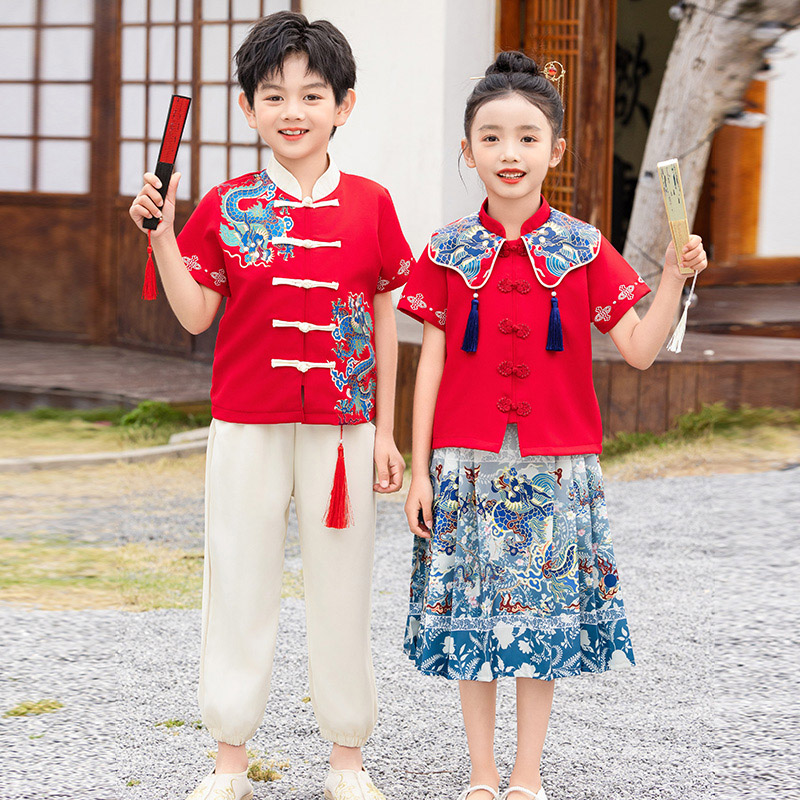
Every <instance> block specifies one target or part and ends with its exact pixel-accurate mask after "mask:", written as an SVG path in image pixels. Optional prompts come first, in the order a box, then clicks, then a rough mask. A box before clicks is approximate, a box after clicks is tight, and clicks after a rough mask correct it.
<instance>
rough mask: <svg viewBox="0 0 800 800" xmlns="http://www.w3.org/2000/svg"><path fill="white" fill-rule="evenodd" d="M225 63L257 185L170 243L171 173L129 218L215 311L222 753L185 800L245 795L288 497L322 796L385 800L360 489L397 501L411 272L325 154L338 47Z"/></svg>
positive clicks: (178, 289) (236, 184)
mask: <svg viewBox="0 0 800 800" xmlns="http://www.w3.org/2000/svg"><path fill="white" fill-rule="evenodd" d="M236 64H237V78H238V80H239V84H240V86H241V89H242V92H241V95H240V98H239V104H240V106H241V108H242V111H243V112H244V114H245V117H246V118H247V121H248V124H249V125H250V127H251V128H253V129H255V130H257V131H258V133H259V135H260V136H261V138H262V139H263V140H264V141H265V142H266V143H267V144H268V145H269V146H270V147H271V148H272V151H273V156H272V158H271V160H270V163H269V165H268V166H267V168H266V170H264V171H262V172H260V173H253V174H249V175H244V176H242V177H240V178H236V179H234V180H230V181H227V182H225V183H223V184H221V185H219V186H217V187H215V188H214V189H212V190H211V191H210V192H209V193H208V194H207V195H206V196H205V197H204V198H203V199H202V200H201V201H200V204H199V205H198V207H197V208H196V209H195V211H194V213H193V214H192V216H191V218H190V219H189V221H188V222H187V223H186V225H185V227H184V228H183V230H182V231H181V234H180V236H179V237H178V238H177V240H176V238H175V235H174V231H173V219H174V202H175V193H176V188H177V184H178V180H179V175H175V176H173V179H172V181H171V182H170V186H169V191H168V193H167V198H166V202H165V203H164V204H163V206H162V205H161V202H160V199H161V198H160V195H159V193H158V191H157V187H158V186H159V182H158V179H157V178H155V176H154V175H152V174H151V173H148V174H147V175H146V176H145V180H146V183H145V186H144V187H143V189H142V191H141V192H140V193H139V195H138V197H137V198H136V199H135V200H134V202H133V204H132V206H131V210H130V213H131V217H132V218H133V220H134V221H135V222H136V224H137V225H138V226H139V227H141V224H142V219H143V218H145V217H149V216H156V217H158V218H160V220H161V222H160V223H159V225H158V228H157V229H156V231H154V232H153V234H152V244H153V251H154V254H155V256H156V260H157V263H158V267H159V272H160V274H161V280H162V283H163V286H164V289H165V291H166V294H167V298H168V300H169V302H170V305H171V306H172V309H173V311H174V312H175V315H176V316H177V318H178V320H179V321H180V322H181V324H182V325H183V326H184V327H185V328H186V329H187V330H188V331H190V332H191V333H194V334H197V333H200V332H201V331H204V330H205V329H206V328H208V327H209V325H211V323H212V321H213V319H214V316H215V314H216V312H217V310H218V308H219V304H220V301H221V298H222V296H225V297H226V298H227V305H226V309H225V313H224V315H223V317H222V319H221V321H220V325H219V333H218V336H217V342H216V348H215V356H214V370H213V380H212V388H211V400H212V410H213V417H214V419H213V422H212V426H211V432H210V435H209V443H208V454H207V465H206V544H205V568H204V581H203V612H202V616H203V638H202V649H201V662H200V685H199V693H198V696H199V702H200V709H201V713H202V718H203V721H204V723H205V725H206V727H207V728H208V729H209V731H210V732H211V734H212V735H213V736H214V737H215V738H216V739H217V740H218V742H219V750H218V755H217V763H216V770H215V772H214V773H212V774H211V775H209V776H207V777H206V778H205V779H204V780H203V781H202V783H201V784H200V786H198V787H197V789H196V790H195V791H194V792H193V793H192V794H191V795H190V797H191V798H192V800H212V799H213V798H216V797H217V796H219V797H223V796H224V797H225V798H229V800H245V799H246V798H249V797H251V796H252V787H251V785H250V783H249V781H248V780H247V765H248V763H247V754H246V746H245V743H246V741H247V740H248V739H249V738H250V737H252V735H253V734H254V733H255V731H256V729H257V728H258V725H259V724H260V721H261V719H262V716H263V712H264V709H265V706H266V701H267V696H268V693H269V680H270V672H271V667H272V658H273V654H274V647H275V635H276V631H277V626H278V606H279V603H280V593H281V577H282V568H283V549H284V538H285V534H286V523H287V519H288V514H289V502H290V498H291V497H292V496H294V499H295V506H296V509H297V517H298V522H299V527H300V544H301V550H302V556H303V577H304V584H305V602H306V619H307V627H308V649H309V654H308V655H309V683H310V688H311V699H312V702H313V706H314V712H315V714H316V717H317V721H318V723H319V726H320V732H321V734H322V736H323V737H324V738H326V739H328V740H329V741H331V742H332V743H333V746H332V750H331V755H330V767H331V768H330V772H329V774H328V776H327V778H326V781H325V788H324V797H325V798H326V800H345V798H348V797H354V796H355V797H359V798H361V797H364V798H375V800H380V798H383V795H382V794H381V793H380V792H379V791H378V789H377V788H376V787H375V786H374V784H373V783H372V781H371V780H370V778H369V776H368V775H367V773H366V771H364V769H363V766H362V760H361V747H362V745H363V744H364V742H365V741H366V740H367V738H368V737H369V735H370V733H371V731H372V728H373V726H374V723H375V717H376V711H377V706H376V695H375V681H374V675H373V670H372V657H371V653H370V644H369V637H370V620H369V612H370V590H371V580H372V561H373V546H374V527H375V500H376V498H375V495H374V494H373V490H374V491H375V492H394V491H397V489H398V488H399V487H400V486H401V484H402V477H403V460H402V457H401V456H400V453H399V452H398V450H397V447H396V446H395V444H394V439H393V411H394V409H393V406H394V387H395V367H396V354H397V334H396V330H395V325H394V314H393V308H392V302H391V295H390V294H389V292H390V290H391V289H393V288H395V287H397V286H400V285H402V284H403V283H404V282H405V280H406V276H407V274H408V271H409V268H410V264H411V255H410V251H409V247H408V244H407V243H406V241H405V239H404V238H403V234H402V232H401V230H400V226H399V223H398V221H397V215H396V213H395V210H394V206H393V205H392V201H391V198H390V197H389V194H388V192H387V191H386V190H385V189H384V188H383V187H381V186H379V185H378V184H376V183H373V182H372V181H369V180H367V179H365V178H361V177H357V176H354V175H347V174H344V173H340V172H339V170H338V169H337V168H336V166H335V165H334V163H333V162H332V160H331V159H330V157H329V155H328V152H327V151H328V141H329V139H330V137H331V136H332V135H333V132H334V131H335V130H336V128H337V127H340V126H341V125H343V124H344V123H345V122H346V121H347V118H348V116H349V114H350V112H351V111H352V109H353V104H354V102H355V93H354V91H353V86H354V84H355V62H354V59H353V55H352V52H351V50H350V46H349V44H348V42H347V40H346V39H345V38H344V36H343V35H342V34H341V32H340V31H339V30H338V29H337V28H335V27H334V26H333V25H331V24H330V23H329V22H325V21H316V22H311V23H309V22H308V20H307V19H306V18H305V17H304V16H303V15H302V14H298V13H293V12H279V13H276V14H272V15H270V16H267V17H264V18H263V19H261V20H260V21H259V22H258V23H256V25H255V26H254V27H253V29H252V30H251V31H250V33H249V35H248V36H247V38H246V40H245V41H244V42H243V44H242V46H241V47H240V48H239V51H238V52H237V53H236ZM373 314H374V323H373ZM373 419H374V424H373V423H372V422H371V420H373ZM373 469H377V475H378V482H377V483H375V484H374V485H373ZM332 486H333V488H332Z"/></svg>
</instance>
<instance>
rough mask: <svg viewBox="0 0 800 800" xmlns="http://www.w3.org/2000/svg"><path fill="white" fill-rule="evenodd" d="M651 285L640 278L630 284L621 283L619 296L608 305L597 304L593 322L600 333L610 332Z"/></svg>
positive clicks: (648, 291)
mask: <svg viewBox="0 0 800 800" xmlns="http://www.w3.org/2000/svg"><path fill="white" fill-rule="evenodd" d="M649 293H650V287H649V286H648V285H647V284H646V283H645V282H644V281H643V280H642V279H641V278H638V277H637V279H636V280H634V282H633V283H630V284H625V283H623V284H620V286H619V289H618V291H617V296H616V297H615V298H613V299H612V300H610V301H609V302H608V304H606V305H598V306H595V307H594V309H593V310H592V322H594V324H595V327H596V328H597V330H599V331H600V333H608V332H609V331H610V330H611V329H612V328H613V327H614V326H615V325H616V324H617V323H618V322H619V321H620V320H621V319H622V317H623V316H624V315H625V312H627V311H628V309H629V308H633V307H634V306H635V305H636V303H638V302H639V300H641V299H642V298H643V297H644V296H645V295H646V294H649Z"/></svg>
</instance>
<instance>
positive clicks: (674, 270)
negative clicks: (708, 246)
mask: <svg viewBox="0 0 800 800" xmlns="http://www.w3.org/2000/svg"><path fill="white" fill-rule="evenodd" d="M683 266H684V267H686V268H688V269H691V270H694V271H695V272H702V271H703V270H704V269H705V268H706V267H707V266H708V258H707V257H706V251H705V250H704V249H703V240H702V239H701V238H700V237H699V236H698V235H697V234H696V233H693V234H692V235H691V236H690V237H689V241H688V242H687V243H686V244H685V245H684V246H683ZM664 275H666V276H669V277H670V278H674V279H675V280H679V281H685V280H686V279H687V278H691V277H692V276H691V275H683V274H682V273H681V272H680V270H679V269H678V257H677V255H676V253H675V244H674V242H672V241H670V243H669V244H668V245H667V252H666V253H665V254H664Z"/></svg>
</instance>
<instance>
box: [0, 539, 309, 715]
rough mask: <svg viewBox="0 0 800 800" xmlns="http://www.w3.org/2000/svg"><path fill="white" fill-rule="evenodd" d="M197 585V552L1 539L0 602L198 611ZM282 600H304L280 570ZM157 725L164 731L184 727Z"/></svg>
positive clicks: (298, 581) (298, 582)
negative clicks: (195, 609)
mask: <svg viewBox="0 0 800 800" xmlns="http://www.w3.org/2000/svg"><path fill="white" fill-rule="evenodd" d="M202 585H203V553H202V552H199V551H184V550H179V549H176V548H170V547H163V546H159V545H156V544H142V543H138V542H136V543H128V544H120V545H116V546H111V547H98V546H94V545H76V544H74V543H70V542H66V543H55V542H53V541H48V540H42V539H33V540H24V541H15V540H12V539H0V602H14V603H24V604H27V605H34V606H37V607H39V608H46V609H52V608H57V609H64V608H122V609H124V610H126V611H152V610H154V609H159V608H199V606H200V601H201V597H202V592H201V589H202ZM281 596H282V597H302V596H303V577H302V573H301V572H299V571H294V570H289V569H287V570H284V573H283V584H282V587H281ZM160 724H161V725H163V726H164V727H168V728H169V727H176V726H180V725H183V724H184V723H183V722H182V721H181V720H177V721H170V720H167V721H165V722H163V723H160ZM187 724H191V723H187Z"/></svg>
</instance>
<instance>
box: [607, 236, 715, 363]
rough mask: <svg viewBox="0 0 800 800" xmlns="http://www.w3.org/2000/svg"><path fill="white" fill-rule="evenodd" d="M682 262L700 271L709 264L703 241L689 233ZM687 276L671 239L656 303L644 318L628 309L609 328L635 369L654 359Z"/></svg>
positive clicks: (670, 321)
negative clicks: (680, 265) (680, 270)
mask: <svg viewBox="0 0 800 800" xmlns="http://www.w3.org/2000/svg"><path fill="white" fill-rule="evenodd" d="M683 264H684V266H687V267H690V268H691V269H693V270H697V271H698V272H701V271H702V270H704V269H705V268H706V267H707V266H708V259H707V258H706V253H705V250H704V249H703V241H702V239H701V238H700V237H699V236H697V235H693V236H691V237H690V239H689V242H688V243H687V244H686V246H685V247H684V248H683ZM685 281H686V276H685V275H682V274H681V273H680V272H679V270H678V260H677V258H676V256H675V245H674V244H673V243H672V242H670V243H669V246H668V247H667V252H666V255H665V263H664V271H663V272H662V273H661V281H660V283H659V284H658V290H657V291H656V296H655V297H654V298H653V303H652V305H651V306H650V308H649V309H648V311H647V313H646V314H645V315H644V317H643V318H642V319H640V318H639V315H638V314H637V313H636V311H635V310H634V309H633V308H630V309H628V311H626V312H625V314H624V315H623V316H622V317H621V318H620V320H619V322H618V323H617V324H616V325H615V326H614V327H613V328H612V329H611V330H610V331H609V334H610V336H611V339H612V341H613V342H614V344H615V345H616V347H617V350H619V352H620V353H621V354H622V357H623V358H624V359H625V360H626V361H627V362H628V363H629V364H630V365H631V366H632V367H636V369H647V368H648V367H649V366H650V365H651V364H652V363H653V361H655V358H656V356H657V355H658V352H659V350H661V347H662V346H663V344H664V342H665V341H666V339H667V335H668V334H669V329H670V328H671V327H672V323H673V321H674V319H675V309H676V308H677V306H678V303H679V302H680V299H681V292H682V290H683V284H684V283H685Z"/></svg>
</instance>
